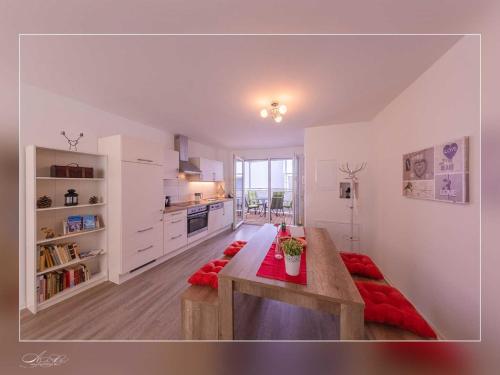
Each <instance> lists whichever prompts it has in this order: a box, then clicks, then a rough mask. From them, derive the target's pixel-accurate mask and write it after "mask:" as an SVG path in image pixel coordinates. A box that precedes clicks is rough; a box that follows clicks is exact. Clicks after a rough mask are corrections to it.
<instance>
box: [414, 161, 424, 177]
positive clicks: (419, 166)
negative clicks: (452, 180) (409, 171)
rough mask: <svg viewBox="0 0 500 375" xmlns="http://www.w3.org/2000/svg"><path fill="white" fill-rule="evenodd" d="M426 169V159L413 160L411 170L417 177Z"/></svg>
mask: <svg viewBox="0 0 500 375" xmlns="http://www.w3.org/2000/svg"><path fill="white" fill-rule="evenodd" d="M426 170H427V160H425V159H420V160H417V161H415V162H413V172H415V174H416V175H417V177H419V178H421V177H422V176H423V175H424V174H425V171H426Z"/></svg>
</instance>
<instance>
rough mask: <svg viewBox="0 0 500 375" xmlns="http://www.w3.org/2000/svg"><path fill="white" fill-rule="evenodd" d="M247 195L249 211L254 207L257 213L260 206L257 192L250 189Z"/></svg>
mask: <svg viewBox="0 0 500 375" xmlns="http://www.w3.org/2000/svg"><path fill="white" fill-rule="evenodd" d="M247 195H248V197H247V198H245V201H246V204H247V213H249V212H250V210H252V209H253V210H254V213H255V214H257V210H258V209H259V208H260V202H259V200H258V199H257V192H255V191H253V190H249V191H248V193H247Z"/></svg>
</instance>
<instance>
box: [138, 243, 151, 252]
mask: <svg viewBox="0 0 500 375" xmlns="http://www.w3.org/2000/svg"><path fill="white" fill-rule="evenodd" d="M152 247H153V245H149V246H148V247H145V248H144V249H139V250H137V252H138V253H142V252H143V251H146V250H149V249H151V248H152Z"/></svg>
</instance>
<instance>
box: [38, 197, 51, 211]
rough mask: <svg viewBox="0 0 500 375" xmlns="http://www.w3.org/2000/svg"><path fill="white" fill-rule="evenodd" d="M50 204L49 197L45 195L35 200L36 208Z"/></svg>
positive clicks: (47, 206)
mask: <svg viewBox="0 0 500 375" xmlns="http://www.w3.org/2000/svg"><path fill="white" fill-rule="evenodd" d="M50 206H52V199H50V197H49V196H47V195H44V196H43V197H40V198H38V200H37V201H36V207H37V208H49V207H50Z"/></svg>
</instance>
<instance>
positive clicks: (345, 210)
mask: <svg viewBox="0 0 500 375" xmlns="http://www.w3.org/2000/svg"><path fill="white" fill-rule="evenodd" d="M371 149H372V144H371V124H370V123H367V122H360V123H353V124H342V125H332V126H321V127H314V128H307V129H306V130H305V138H304V158H305V205H304V206H305V224H306V225H308V226H319V227H324V228H327V229H328V232H329V233H330V236H332V239H333V240H334V242H335V244H336V245H337V247H338V249H339V250H346V251H348V250H350V242H349V241H348V240H347V239H346V236H348V235H349V234H350V219H351V210H350V209H349V206H350V203H351V201H350V200H348V199H341V198H340V192H339V184H340V182H348V180H346V179H345V175H344V174H343V173H342V172H340V171H339V170H338V168H339V167H341V166H342V164H344V163H349V166H350V167H354V166H356V165H361V163H362V162H365V161H369V160H370V158H371ZM328 160H334V161H335V164H336V166H337V167H336V170H335V176H336V180H337V181H336V184H335V188H334V189H333V190H330V189H328V190H327V189H326V188H323V187H320V186H318V184H317V183H316V174H317V172H318V173H323V172H325V171H316V166H317V164H318V161H319V162H320V163H319V165H320V166H321V165H322V161H328ZM370 167H371V165H370V163H369V164H368V166H367V168H366V170H364V171H362V172H360V174H359V183H358V191H359V199H358V200H357V201H356V207H355V216H354V222H355V226H356V228H359V232H358V231H357V230H356V235H359V236H360V238H361V241H360V242H355V243H354V249H353V250H355V251H360V252H366V248H367V244H366V237H367V236H366V230H367V227H368V226H369V225H371V224H370V221H369V219H368V218H367V207H366V206H367V205H368V204H369V200H370V196H371V192H370V190H371V188H370V182H369V179H368V173H369V170H370ZM320 169H321V168H320Z"/></svg>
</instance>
